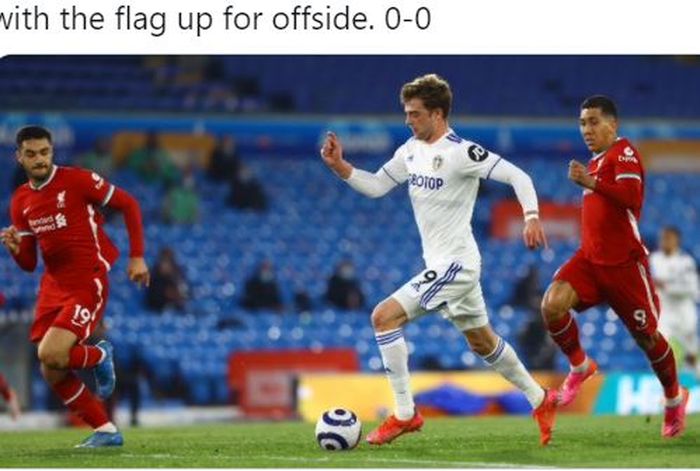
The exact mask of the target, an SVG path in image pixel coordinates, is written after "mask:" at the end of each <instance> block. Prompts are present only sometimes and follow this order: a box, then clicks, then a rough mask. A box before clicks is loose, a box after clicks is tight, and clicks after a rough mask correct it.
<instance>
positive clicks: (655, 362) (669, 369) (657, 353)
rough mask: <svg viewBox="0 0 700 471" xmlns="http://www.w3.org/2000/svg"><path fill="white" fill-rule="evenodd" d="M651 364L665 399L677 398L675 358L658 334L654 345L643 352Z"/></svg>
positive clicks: (664, 340)
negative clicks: (662, 388)
mask: <svg viewBox="0 0 700 471" xmlns="http://www.w3.org/2000/svg"><path fill="white" fill-rule="evenodd" d="M644 353H646V355H647V358H649V361H650V362H651V367H652V369H653V370H654V373H656V377H657V378H659V382H660V383H661V385H662V386H663V387H664V396H666V399H674V398H676V397H678V392H679V391H678V389H679V386H678V374H677V373H676V358H675V357H674V356H673V350H671V346H670V345H669V344H668V342H667V341H666V339H665V338H664V337H663V336H662V335H661V334H659V335H658V337H657V341H656V345H654V347H652V348H651V349H650V350H649V351H646V352H644Z"/></svg>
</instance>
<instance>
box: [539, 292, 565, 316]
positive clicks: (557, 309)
mask: <svg viewBox="0 0 700 471" xmlns="http://www.w3.org/2000/svg"><path fill="white" fill-rule="evenodd" d="M541 308H542V317H544V320H545V321H546V322H552V321H557V320H559V319H561V318H562V317H564V315H566V313H567V312H569V309H571V306H570V305H569V300H568V296H567V295H566V293H564V292H562V291H561V290H559V289H556V288H553V289H550V290H548V291H547V292H546V293H545V295H544V296H543V297H542V305H541Z"/></svg>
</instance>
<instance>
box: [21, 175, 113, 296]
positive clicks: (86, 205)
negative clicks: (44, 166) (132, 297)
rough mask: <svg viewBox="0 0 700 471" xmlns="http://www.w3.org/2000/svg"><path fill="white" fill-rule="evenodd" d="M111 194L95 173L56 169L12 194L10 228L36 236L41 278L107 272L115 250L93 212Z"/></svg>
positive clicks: (98, 215) (71, 277) (64, 279)
mask: <svg viewBox="0 0 700 471" xmlns="http://www.w3.org/2000/svg"><path fill="white" fill-rule="evenodd" d="M114 190H115V187H114V185H111V184H110V183H108V182H106V181H105V180H104V179H103V178H102V177H100V176H99V175H98V174H96V173H93V172H91V171H89V170H83V169H79V168H73V167H59V166H57V165H54V167H53V170H52V172H51V175H50V176H49V178H48V179H47V180H46V181H45V182H44V183H42V184H41V185H40V186H38V187H36V188H35V187H33V186H31V183H25V184H24V185H22V186H20V187H19V188H17V190H15V193H14V194H13V195H12V203H11V208H10V212H11V217H12V224H13V225H14V226H15V227H16V228H17V230H18V231H19V232H20V235H21V236H22V237H35V238H36V241H37V243H38V244H39V248H40V250H41V255H42V257H43V259H44V265H45V269H46V271H45V273H46V274H47V275H50V276H52V277H54V278H57V279H60V280H61V281H62V282H70V281H72V280H84V279H85V278H86V277H92V276H94V274H95V273H96V272H97V271H102V270H107V271H108V270H109V269H110V268H111V265H112V264H113V263H114V262H115V261H116V259H117V257H118V256H119V251H118V250H117V248H116V246H115V245H114V244H113V243H112V241H111V240H110V239H109V238H108V237H107V234H106V233H105V232H104V230H103V228H102V224H103V223H104V218H103V216H102V214H101V213H100V212H99V210H98V208H100V207H102V206H104V205H106V204H107V203H108V202H109V200H110V198H111V197H112V195H113V193H114Z"/></svg>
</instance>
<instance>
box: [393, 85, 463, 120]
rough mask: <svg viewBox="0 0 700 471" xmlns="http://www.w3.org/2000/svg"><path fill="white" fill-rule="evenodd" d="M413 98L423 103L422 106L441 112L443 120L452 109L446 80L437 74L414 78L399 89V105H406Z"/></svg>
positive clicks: (450, 92) (450, 93) (450, 94)
mask: <svg viewBox="0 0 700 471" xmlns="http://www.w3.org/2000/svg"><path fill="white" fill-rule="evenodd" d="M414 98H419V99H420V100H422V101H423V105H425V107H426V108H427V109H428V110H430V111H433V110H437V109H439V110H442V116H443V118H445V119H447V116H449V114H450V109H451V108H452V90H450V84H449V83H447V80H445V79H444V78H442V77H440V76H439V75H437V74H427V75H423V76H422V77H417V78H415V79H414V80H413V81H412V82H408V83H406V84H404V86H403V87H401V103H406V102H407V101H409V100H412V99H414Z"/></svg>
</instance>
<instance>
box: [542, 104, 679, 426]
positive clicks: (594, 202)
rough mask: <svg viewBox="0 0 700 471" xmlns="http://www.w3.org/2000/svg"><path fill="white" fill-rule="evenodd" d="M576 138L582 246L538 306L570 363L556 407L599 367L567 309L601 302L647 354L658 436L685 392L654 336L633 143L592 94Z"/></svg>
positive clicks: (574, 168) (640, 179) (655, 312)
mask: <svg viewBox="0 0 700 471" xmlns="http://www.w3.org/2000/svg"><path fill="white" fill-rule="evenodd" d="M579 126H580V130H581V135H582V136H583V140H584V142H585V144H586V146H587V147H588V149H589V150H590V151H591V153H592V154H593V157H592V158H591V159H590V160H589V162H588V165H584V164H582V163H580V162H577V161H575V160H573V161H571V162H570V163H569V179H570V180H572V181H573V182H574V183H576V184H577V185H579V186H581V187H582V188H583V204H582V206H583V208H582V219H581V228H582V229H581V230H582V235H581V247H580V248H579V250H578V252H576V253H575V254H574V256H573V257H571V258H570V259H569V260H568V261H567V262H566V263H565V264H564V265H563V266H562V267H561V268H560V269H559V270H558V271H557V272H556V273H555V274H554V281H553V282H552V284H551V285H550V286H549V288H548V289H547V292H546V293H545V295H544V299H543V301H542V314H543V316H544V320H545V323H546V325H547V329H548V330H549V333H550V335H551V337H552V339H554V341H555V342H556V343H557V345H558V346H559V348H560V349H561V350H562V352H563V353H564V354H565V355H566V356H567V357H568V359H569V362H570V363H571V371H570V372H569V374H568V376H567V377H566V380H565V381H564V383H563V385H562V387H561V388H560V397H559V399H560V404H562V405H566V404H568V403H570V402H571V401H573V400H574V398H575V397H576V395H577V394H578V392H579V390H580V389H581V385H582V384H583V382H584V381H585V380H586V379H588V378H589V377H591V376H592V375H593V374H594V373H595V372H596V370H597V368H598V366H597V364H596V362H595V360H593V359H592V358H589V357H588V356H586V353H585V352H584V351H583V349H582V348H581V344H580V342H579V334H578V326H577V325H576V320H575V319H574V317H573V315H572V313H571V310H572V309H573V310H576V311H579V312H580V311H583V310H585V309H588V308H589V307H591V306H595V305H597V304H601V303H607V304H609V305H610V307H611V308H612V309H613V310H614V311H615V313H616V314H617V315H618V316H619V318H620V319H621V320H622V322H623V323H624V324H625V326H626V327H627V329H628V330H629V332H630V333H631V334H632V336H633V337H634V339H635V340H636V342H637V344H638V345H639V346H640V347H641V349H642V350H643V351H644V353H645V354H646V356H647V358H648V359H649V362H650V363H651V367H652V369H653V370H654V373H656V376H657V377H658V378H659V381H660V382H661V385H662V386H663V389H664V395H665V397H666V404H665V406H666V410H665V415H664V423H663V426H662V429H661V434H662V436H663V437H666V438H671V437H676V436H678V435H680V434H681V433H682V432H683V429H684V428H685V409H686V405H687V403H688V391H687V390H686V389H685V388H681V387H680V386H679V384H678V375H677V373H676V362H675V359H674V357H673V351H672V350H671V347H670V346H669V344H668V342H667V341H666V339H665V338H664V337H663V336H662V335H661V334H660V333H659V332H658V330H657V325H658V319H659V301H658V298H657V296H656V290H655V288H654V282H653V280H652V278H651V274H650V271H649V262H648V255H649V252H648V251H647V249H646V247H645V246H644V244H643V242H642V240H641V237H640V235H639V229H638V226H637V222H638V221H639V218H640V216H641V211H642V203H643V201H644V169H643V167H642V161H641V157H640V155H639V152H637V150H636V149H635V148H634V146H633V145H632V144H631V143H630V141H628V140H627V139H625V138H623V137H618V135H617V130H618V121H617V108H616V106H615V104H614V103H613V101H612V100H610V99H609V98H607V97H604V96H600V95H596V96H593V97H590V98H588V99H586V100H585V101H584V102H583V104H582V105H581V114H580V122H579Z"/></svg>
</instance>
